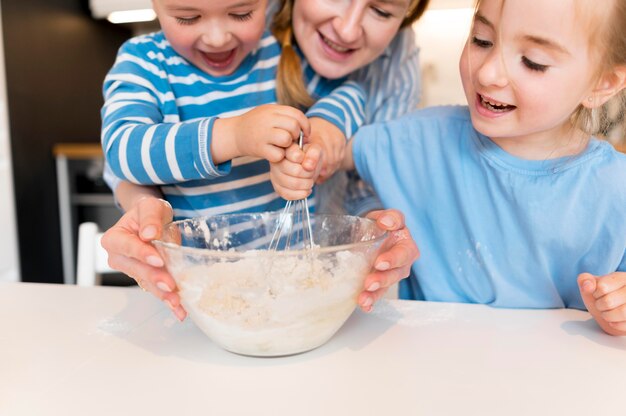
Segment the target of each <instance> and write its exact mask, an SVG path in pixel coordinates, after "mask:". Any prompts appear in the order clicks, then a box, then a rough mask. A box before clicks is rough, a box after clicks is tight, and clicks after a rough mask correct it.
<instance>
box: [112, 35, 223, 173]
mask: <svg viewBox="0 0 626 416" xmlns="http://www.w3.org/2000/svg"><path fill="white" fill-rule="evenodd" d="M141 39H144V40H145V39H146V38H141ZM147 43H149V42H147V41H144V42H141V41H139V40H138V38H135V39H132V40H131V41H128V42H126V43H125V44H124V45H123V46H122V48H121V49H120V52H119V53H118V56H117V59H116V61H115V64H114V65H113V68H112V69H111V70H110V71H109V73H108V74H107V76H106V78H105V81H104V86H103V90H104V100H105V103H104V106H103V108H102V113H101V115H102V135H101V140H102V147H103V151H104V155H105V159H106V162H107V163H108V165H109V168H110V169H111V171H112V172H113V174H114V175H115V176H117V177H119V178H122V179H125V180H127V181H130V182H133V183H137V184H144V185H149V184H166V183H173V182H183V181H189V180H193V179H202V178H211V177H217V176H222V175H225V174H226V173H227V172H228V169H229V165H227V164H225V165H224V166H220V167H217V166H215V165H214V164H213V162H212V160H211V157H210V154H209V149H210V139H211V137H210V132H211V130H212V126H213V122H214V121H215V118H205V119H196V120H191V121H185V122H179V121H178V118H177V117H174V116H172V115H168V114H167V112H165V111H164V107H165V106H166V105H167V104H168V103H170V102H173V101H175V97H174V94H173V93H172V91H171V89H169V88H168V80H167V74H166V72H165V71H164V70H163V68H162V67H160V66H159V65H158V63H157V62H158V61H156V60H151V59H149V58H148V52H146V48H147V46H146V44H147Z"/></svg>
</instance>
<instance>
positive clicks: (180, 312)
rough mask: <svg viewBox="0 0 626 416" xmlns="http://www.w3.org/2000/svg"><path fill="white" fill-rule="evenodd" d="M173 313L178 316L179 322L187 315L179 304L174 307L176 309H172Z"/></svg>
mask: <svg viewBox="0 0 626 416" xmlns="http://www.w3.org/2000/svg"><path fill="white" fill-rule="evenodd" d="M174 315H176V318H178V320H179V321H180V322H182V321H184V320H185V318H186V317H187V313H186V312H185V311H184V310H183V308H181V307H180V306H179V307H178V308H176V310H175V311H174Z"/></svg>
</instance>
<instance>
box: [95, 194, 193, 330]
mask: <svg viewBox="0 0 626 416" xmlns="http://www.w3.org/2000/svg"><path fill="white" fill-rule="evenodd" d="M171 220H172V207H171V206H170V205H169V204H168V203H167V202H166V201H164V200H162V199H159V198H156V197H143V198H141V199H139V200H138V201H137V202H135V203H134V205H133V206H132V207H131V208H130V209H129V210H128V211H127V212H126V213H125V214H124V215H123V216H122V218H120V220H119V221H118V222H117V223H116V224H115V225H114V226H113V227H111V228H110V229H108V230H107V231H106V232H105V233H104V235H103V237H102V247H104V249H105V250H106V251H107V252H108V253H109V266H111V267H112V268H113V269H115V270H119V271H121V272H122V273H125V274H127V275H128V276H130V277H132V278H133V279H135V280H136V281H137V284H138V285H139V286H140V287H141V288H142V289H144V290H146V291H148V292H150V293H152V294H153V295H154V296H156V297H157V298H159V299H161V300H162V301H164V302H165V303H166V304H167V306H168V307H169V308H170V309H171V310H172V312H173V313H174V315H176V317H177V318H178V319H179V320H180V321H182V320H183V319H185V317H186V316H187V312H186V311H185V309H184V308H183V307H182V305H181V304H180V297H179V296H178V293H177V289H176V282H174V279H173V278H172V276H170V275H169V273H168V272H167V270H166V269H165V267H164V263H163V259H161V257H160V256H159V253H158V251H157V250H156V248H154V246H153V245H152V244H151V243H150V241H152V240H154V239H156V238H159V237H160V236H161V232H162V230H163V225H165V224H167V223H168V222H170V221H171Z"/></svg>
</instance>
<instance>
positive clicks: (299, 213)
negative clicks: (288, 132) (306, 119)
mask: <svg viewBox="0 0 626 416" xmlns="http://www.w3.org/2000/svg"><path fill="white" fill-rule="evenodd" d="M302 140H303V136H302V132H300V137H299V139H298V146H300V149H302V146H303V143H302ZM292 247H293V248H301V247H302V248H304V249H310V248H311V247H313V231H312V228H311V216H310V214H309V201H308V200H307V198H304V199H299V200H296V201H287V203H286V204H285V208H284V209H283V211H282V213H281V214H280V217H279V219H278V225H277V226H276V230H274V234H273V235H272V240H271V241H270V244H269V249H270V250H278V249H279V248H282V249H283V250H289V249H290V248H292Z"/></svg>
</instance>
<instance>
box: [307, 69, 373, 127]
mask: <svg viewBox="0 0 626 416" xmlns="http://www.w3.org/2000/svg"><path fill="white" fill-rule="evenodd" d="M312 83H316V80H315V79H314V80H313V82H312ZM310 85H311V84H310ZM365 98H366V97H365V91H364V90H363V88H362V87H361V86H360V85H359V84H358V83H357V82H355V81H346V82H344V83H343V84H341V85H340V86H339V87H337V88H335V89H334V90H332V92H331V93H330V94H328V95H326V96H325V97H322V98H320V99H319V100H317V101H316V102H315V104H313V106H312V107H311V108H310V109H309V110H308V111H307V113H306V115H307V117H320V118H323V119H324V120H326V121H328V122H330V123H332V124H334V125H335V126H336V127H337V128H339V129H340V130H341V131H342V132H343V134H344V135H345V136H346V138H347V139H349V138H350V137H352V136H353V135H354V133H356V131H357V130H358V128H359V127H360V126H361V125H362V124H363V122H364V121H365Z"/></svg>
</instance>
